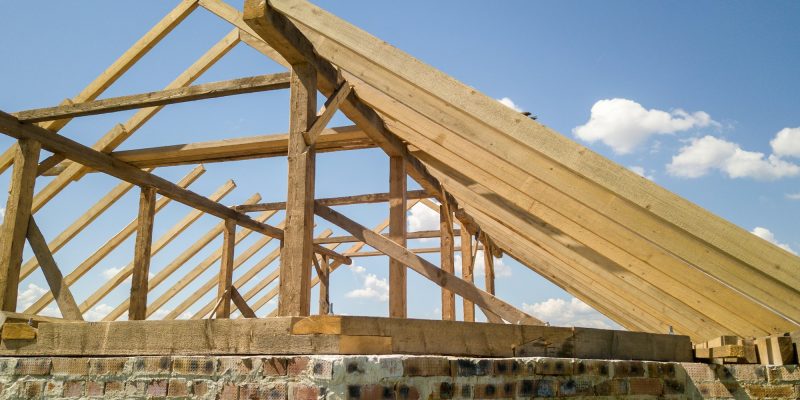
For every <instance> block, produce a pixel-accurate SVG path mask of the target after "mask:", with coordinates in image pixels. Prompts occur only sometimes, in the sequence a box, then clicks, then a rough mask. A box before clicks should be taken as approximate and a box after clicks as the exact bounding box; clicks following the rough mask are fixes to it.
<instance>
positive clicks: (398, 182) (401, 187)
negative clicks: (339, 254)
mask: <svg viewBox="0 0 800 400" xmlns="http://www.w3.org/2000/svg"><path fill="white" fill-rule="evenodd" d="M406 182H407V178H406V164H405V161H404V160H403V157H400V156H391V157H389V239H391V240H392V241H394V242H395V243H397V244H399V245H401V246H403V247H406V200H407V199H406V192H407V191H406ZM406 282H407V277H406V266H405V265H403V264H401V263H400V262H398V261H397V260H394V259H391V258H390V259H389V317H391V318H406V317H407V316H408V306H407V302H406Z"/></svg>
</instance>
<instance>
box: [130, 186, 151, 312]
mask: <svg viewBox="0 0 800 400" xmlns="http://www.w3.org/2000/svg"><path fill="white" fill-rule="evenodd" d="M155 214H156V189H155V188H152V187H143V188H142V192H141V194H140V196H139V217H138V219H137V222H136V224H137V225H136V244H135V246H134V248H133V277H132V278H131V301H130V304H131V306H130V308H129V309H128V319H129V320H131V321H134V320H143V319H146V318H147V286H148V278H149V277H148V275H149V274H150V246H151V245H152V244H153V219H154V218H155Z"/></svg>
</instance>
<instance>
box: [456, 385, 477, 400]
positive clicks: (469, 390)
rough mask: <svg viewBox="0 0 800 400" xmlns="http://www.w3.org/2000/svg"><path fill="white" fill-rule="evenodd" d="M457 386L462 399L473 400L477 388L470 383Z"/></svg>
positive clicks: (457, 391)
mask: <svg viewBox="0 0 800 400" xmlns="http://www.w3.org/2000/svg"><path fill="white" fill-rule="evenodd" d="M455 386H456V393H457V394H458V398H460V399H471V398H472V396H473V394H474V393H475V388H474V387H472V385H471V384H469V383H456V384H455Z"/></svg>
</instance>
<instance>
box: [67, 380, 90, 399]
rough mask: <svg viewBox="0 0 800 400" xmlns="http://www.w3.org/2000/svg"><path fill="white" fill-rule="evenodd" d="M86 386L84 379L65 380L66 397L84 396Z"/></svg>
mask: <svg viewBox="0 0 800 400" xmlns="http://www.w3.org/2000/svg"><path fill="white" fill-rule="evenodd" d="M85 388H86V383H85V382H84V381H65V382H64V386H63V391H62V393H63V394H62V396H64V397H83V393H84V391H85Z"/></svg>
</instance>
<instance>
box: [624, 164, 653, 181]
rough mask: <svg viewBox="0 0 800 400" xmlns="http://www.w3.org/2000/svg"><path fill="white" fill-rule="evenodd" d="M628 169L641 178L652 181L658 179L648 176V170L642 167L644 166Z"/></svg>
mask: <svg viewBox="0 0 800 400" xmlns="http://www.w3.org/2000/svg"><path fill="white" fill-rule="evenodd" d="M628 169H629V170H631V171H633V172H634V173H635V174H636V175H639V176H641V177H644V178H647V179H650V180H651V181H654V180H656V178H655V177H654V176H653V175H652V174H650V175H648V174H647V170H645V169H644V167H642V166H639V165H631V166H630V167H628Z"/></svg>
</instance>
